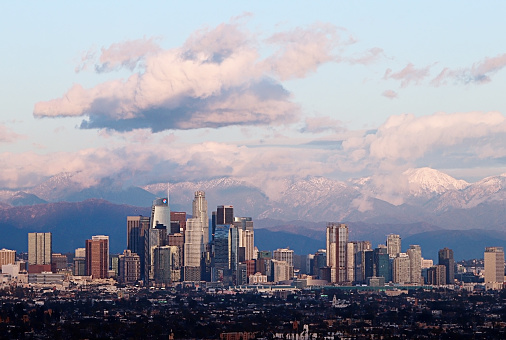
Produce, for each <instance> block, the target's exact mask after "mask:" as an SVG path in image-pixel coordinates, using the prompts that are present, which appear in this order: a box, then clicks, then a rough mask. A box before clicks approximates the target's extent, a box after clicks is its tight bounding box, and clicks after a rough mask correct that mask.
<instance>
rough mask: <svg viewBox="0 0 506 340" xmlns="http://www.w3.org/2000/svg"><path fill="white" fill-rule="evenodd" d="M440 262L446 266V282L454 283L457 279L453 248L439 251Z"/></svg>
mask: <svg viewBox="0 0 506 340" xmlns="http://www.w3.org/2000/svg"><path fill="white" fill-rule="evenodd" d="M438 264H440V265H443V266H445V267H446V270H445V275H446V283H447V284H453V282H454V281H455V260H454V259H453V250H451V249H449V248H443V249H440V250H439V252H438Z"/></svg>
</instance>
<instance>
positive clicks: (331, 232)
mask: <svg viewBox="0 0 506 340" xmlns="http://www.w3.org/2000/svg"><path fill="white" fill-rule="evenodd" d="M347 243H348V226H347V225H346V224H342V223H332V222H329V223H327V266H328V267H330V270H331V274H330V276H331V282H332V283H343V282H346V281H347V277H346V258H347V256H346V252H347Z"/></svg>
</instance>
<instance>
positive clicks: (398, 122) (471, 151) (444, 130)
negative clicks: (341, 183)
mask: <svg viewBox="0 0 506 340" xmlns="http://www.w3.org/2000/svg"><path fill="white" fill-rule="evenodd" d="M505 134H506V117H504V115H502V114H501V113H499V112H487V113H484V112H468V113H453V114H446V113H436V114H433V115H428V116H422V117H416V116H414V115H412V114H403V115H398V116H391V117H390V118H389V119H388V120H387V121H386V122H385V123H384V124H383V125H381V126H380V127H379V128H378V129H377V130H376V131H375V132H374V133H369V134H366V135H363V136H355V137H351V138H349V139H347V140H345V141H343V150H344V151H345V152H346V153H347V154H348V155H354V157H349V158H348V161H350V162H352V163H351V164H361V166H368V165H369V166H375V167H378V168H381V167H384V168H385V169H386V170H387V169H391V168H396V167H397V168H398V167H399V166H401V165H411V164H413V162H416V161H418V160H420V159H423V158H424V157H427V155H431V154H432V155H438V157H441V158H444V157H446V158H448V157H455V155H456V154H457V153H461V152H462V150H465V152H466V157H467V158H468V159H475V160H476V159H479V158H483V157H489V158H496V159H499V158H501V157H504V156H506V154H505V151H504V148H503V147H502V145H504V142H505V138H506V135H505ZM490 149H493V150H495V152H490ZM350 166H352V165H350Z"/></svg>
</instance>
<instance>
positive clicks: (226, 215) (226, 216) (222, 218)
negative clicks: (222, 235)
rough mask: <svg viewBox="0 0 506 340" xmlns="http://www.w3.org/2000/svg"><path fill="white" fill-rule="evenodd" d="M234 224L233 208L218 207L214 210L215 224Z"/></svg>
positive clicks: (230, 206) (227, 206)
mask: <svg viewBox="0 0 506 340" xmlns="http://www.w3.org/2000/svg"><path fill="white" fill-rule="evenodd" d="M233 222H234V207H233V206H232V205H219V206H218V208H217V209H216V224H232V223H233Z"/></svg>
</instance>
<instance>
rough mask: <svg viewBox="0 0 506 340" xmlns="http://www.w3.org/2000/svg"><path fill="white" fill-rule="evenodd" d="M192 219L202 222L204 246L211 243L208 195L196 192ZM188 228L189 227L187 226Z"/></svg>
mask: <svg viewBox="0 0 506 340" xmlns="http://www.w3.org/2000/svg"><path fill="white" fill-rule="evenodd" d="M192 217H193V218H196V219H199V220H200V221H201V222H202V228H203V232H204V244H208V243H209V216H208V215H207V201H206V193H205V192H204V191H196V192H195V198H194V200H193V206H192ZM187 227H188V226H187Z"/></svg>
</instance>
